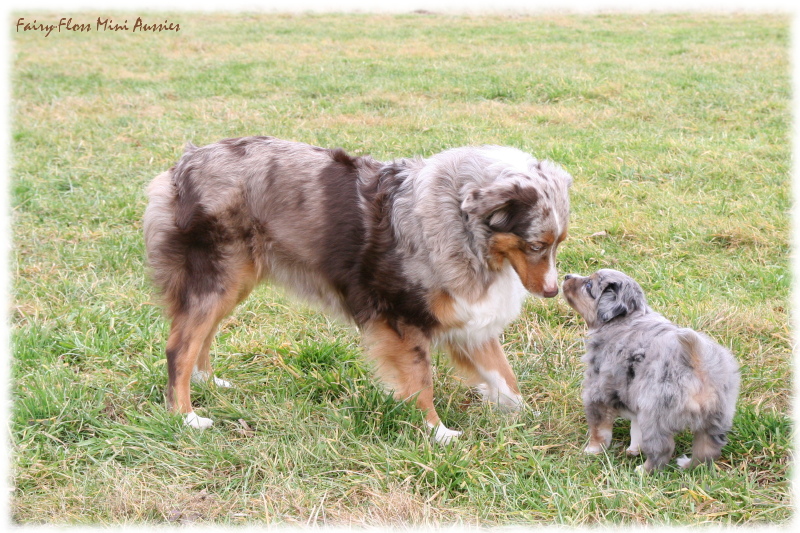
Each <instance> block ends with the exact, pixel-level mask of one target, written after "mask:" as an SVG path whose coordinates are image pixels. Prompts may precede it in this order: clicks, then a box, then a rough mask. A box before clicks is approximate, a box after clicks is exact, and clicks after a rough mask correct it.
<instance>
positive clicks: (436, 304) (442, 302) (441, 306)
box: [430, 291, 464, 330]
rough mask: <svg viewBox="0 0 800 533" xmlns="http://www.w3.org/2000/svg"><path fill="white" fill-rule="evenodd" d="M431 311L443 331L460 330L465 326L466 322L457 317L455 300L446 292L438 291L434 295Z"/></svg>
mask: <svg viewBox="0 0 800 533" xmlns="http://www.w3.org/2000/svg"><path fill="white" fill-rule="evenodd" d="M430 309H431V312H432V313H433V316H435V317H436V320H437V321H438V322H439V324H440V328H441V329H445V330H446V329H451V328H460V327H462V326H463V325H464V322H463V321H462V320H459V319H458V317H457V316H456V315H457V312H456V302H455V300H453V297H452V296H450V294H449V293H447V292H445V291H438V292H436V293H435V294H434V295H433V297H432V298H431V301H430Z"/></svg>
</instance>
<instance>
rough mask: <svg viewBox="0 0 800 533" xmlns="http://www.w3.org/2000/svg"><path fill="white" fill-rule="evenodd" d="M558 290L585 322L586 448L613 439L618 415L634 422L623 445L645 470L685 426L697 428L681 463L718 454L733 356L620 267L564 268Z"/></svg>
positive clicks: (731, 404) (667, 452) (730, 397)
mask: <svg viewBox="0 0 800 533" xmlns="http://www.w3.org/2000/svg"><path fill="white" fill-rule="evenodd" d="M563 290H564V297H565V298H566V300H567V303H569V305H570V306H571V307H572V308H573V309H575V310H576V311H577V312H578V313H579V314H580V315H581V316H583V318H584V319H585V320H586V323H587V325H588V326H589V336H588V338H587V340H586V355H584V357H583V361H584V362H585V363H586V373H585V378H584V381H583V403H584V408H585V410H586V419H587V421H588V422H589V445H588V446H587V447H586V453H600V451H601V450H602V449H603V448H605V447H608V446H609V445H610V444H611V427H612V424H613V423H614V419H615V418H616V417H617V416H618V415H619V416H623V417H624V418H627V419H629V420H630V421H631V445H630V446H629V447H628V450H627V452H628V454H630V455H638V454H639V451H640V450H641V451H643V452H644V453H645V456H646V457H647V460H646V461H645V463H644V469H645V470H646V471H647V472H652V471H653V470H656V469H659V468H661V467H663V466H664V465H665V464H666V463H667V462H668V461H669V458H670V457H671V455H672V452H673V451H674V449H675V439H674V436H675V434H676V433H678V432H679V431H682V430H684V429H686V428H689V429H691V430H692V431H693V432H694V442H693V444H692V457H691V459H689V458H686V457H683V458H681V459H679V460H678V465H679V466H680V467H681V468H690V467H693V466H695V465H697V464H700V463H702V462H713V461H714V460H715V459H717V458H718V457H719V456H720V451H721V449H722V446H723V445H724V444H725V442H726V434H727V433H728V431H730V429H731V423H732V420H733V414H734V410H735V407H736V397H737V395H738V391H739V367H738V365H737V363H736V361H735V360H734V358H733V355H732V354H731V353H730V352H729V351H728V350H726V349H725V348H723V347H722V346H720V345H719V344H717V343H716V342H714V341H713V340H711V339H710V338H708V337H707V336H705V335H702V334H700V333H697V332H695V331H692V330H691V329H686V328H679V327H678V326H676V325H675V324H672V323H671V322H669V321H668V320H667V319H666V318H664V317H663V316H661V315H660V314H658V313H656V312H655V311H653V310H652V309H651V308H650V307H649V306H648V305H647V300H646V299H645V296H644V292H643V291H642V288H641V287H640V286H639V284H638V283H636V282H635V281H634V280H633V279H631V278H630V277H628V276H626V275H625V274H623V273H622V272H618V271H616V270H611V269H603V270H599V271H597V272H595V273H594V274H592V275H591V276H589V277H581V276H576V275H573V274H569V275H567V276H566V278H565V280H564V284H563Z"/></svg>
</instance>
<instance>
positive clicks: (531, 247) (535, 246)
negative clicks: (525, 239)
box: [528, 242, 544, 252]
mask: <svg viewBox="0 0 800 533" xmlns="http://www.w3.org/2000/svg"><path fill="white" fill-rule="evenodd" d="M528 250H530V251H531V252H541V251H542V250H544V244H542V243H540V242H535V243H533V244H529V245H528Z"/></svg>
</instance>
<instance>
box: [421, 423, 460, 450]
mask: <svg viewBox="0 0 800 533" xmlns="http://www.w3.org/2000/svg"><path fill="white" fill-rule="evenodd" d="M428 427H429V428H431V429H432V430H433V432H432V434H431V438H432V439H433V441H434V442H436V443H438V444H445V445H447V444H450V443H451V442H452V441H454V440H455V439H457V438H458V437H459V436H460V435H461V432H460V431H455V430H453V429H449V428H448V427H447V426H445V425H444V424H442V423H441V422H439V424H437V425H436V426H433V425H431V424H428Z"/></svg>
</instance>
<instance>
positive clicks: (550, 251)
mask: <svg viewBox="0 0 800 533" xmlns="http://www.w3.org/2000/svg"><path fill="white" fill-rule="evenodd" d="M493 167H494V168H495V169H497V168H498V167H500V168H501V170H500V171H499V172H498V173H496V175H494V176H493V178H492V179H491V181H490V182H489V183H488V184H485V185H483V186H481V187H477V188H474V189H472V190H471V191H469V192H468V194H467V195H466V197H465V198H464V200H463V202H462V204H461V209H462V210H463V211H464V212H465V213H467V215H469V216H472V217H477V218H478V219H479V220H481V221H482V224H484V225H485V226H486V227H487V228H488V230H489V241H488V251H489V263H490V266H491V267H492V268H495V269H500V268H501V267H502V265H503V263H504V262H505V261H508V262H509V263H510V264H511V266H512V267H513V268H514V270H515V271H516V272H517V274H518V275H519V277H520V279H521V280H522V284H523V285H524V286H525V288H526V289H527V290H528V291H530V292H531V293H533V294H535V295H537V296H544V297H546V298H552V297H553V296H556V295H557V294H558V274H557V272H556V249H557V248H558V245H559V244H560V243H561V241H563V240H564V239H565V238H566V237H567V226H568V224H569V194H568V189H569V187H570V185H571V184H572V177H571V176H570V175H569V174H567V173H566V172H565V171H564V170H562V169H561V168H560V167H559V166H557V165H556V164H554V163H551V162H550V161H537V160H535V159H533V158H531V157H530V156H527V160H526V161H525V163H524V164H520V163H519V162H516V163H515V164H513V165H512V164H511V163H508V164H506V162H505V161H499V162H498V163H495V165H493Z"/></svg>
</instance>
